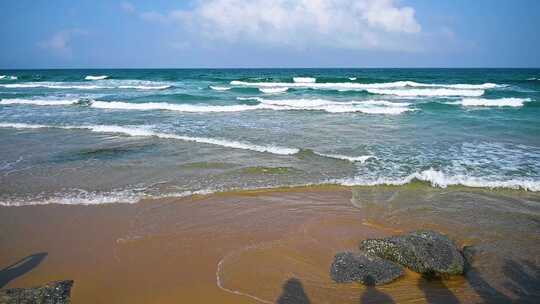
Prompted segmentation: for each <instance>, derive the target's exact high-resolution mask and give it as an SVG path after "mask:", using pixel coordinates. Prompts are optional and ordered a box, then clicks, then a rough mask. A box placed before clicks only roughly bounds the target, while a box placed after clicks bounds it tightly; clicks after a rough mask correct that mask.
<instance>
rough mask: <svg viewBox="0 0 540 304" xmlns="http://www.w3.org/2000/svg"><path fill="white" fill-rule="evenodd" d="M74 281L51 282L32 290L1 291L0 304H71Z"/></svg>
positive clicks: (13, 289) (14, 289)
mask: <svg viewBox="0 0 540 304" xmlns="http://www.w3.org/2000/svg"><path fill="white" fill-rule="evenodd" d="M72 286H73V281H56V282H50V283H47V284H45V285H43V286H39V287H31V288H12V289H6V290H1V291H0V304H69V303H71V299H70V297H71V287H72Z"/></svg>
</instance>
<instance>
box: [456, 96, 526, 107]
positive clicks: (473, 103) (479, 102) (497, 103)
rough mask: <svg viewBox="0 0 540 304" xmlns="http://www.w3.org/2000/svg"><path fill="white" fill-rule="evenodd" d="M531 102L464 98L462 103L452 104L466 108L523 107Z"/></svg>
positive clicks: (512, 99) (524, 100)
mask: <svg viewBox="0 0 540 304" xmlns="http://www.w3.org/2000/svg"><path fill="white" fill-rule="evenodd" d="M529 101H531V99H530V98H499V99H484V98H464V99H462V100H461V101H457V102H450V104H458V105H462V106H464V107H522V106H523V104H524V103H525V102H529Z"/></svg>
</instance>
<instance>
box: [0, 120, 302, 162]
mask: <svg viewBox="0 0 540 304" xmlns="http://www.w3.org/2000/svg"><path fill="white" fill-rule="evenodd" d="M0 128H15V129H40V128H58V129H84V130H90V131H92V132H96V133H116V134H123V135H128V136H143V137H158V138H164V139H176V140H182V141H188V142H197V143H204V144H209V145H216V146H222V147H227V148H233V149H242V150H251V151H256V152H265V153H272V154H277V155H292V154H296V153H298V152H299V151H300V150H299V149H296V148H285V147H279V146H275V145H269V146H262V145H255V144H251V143H245V142H239V141H233V140H226V139H216V138H207V137H191V136H182V135H176V134H169V133H160V132H155V131H153V130H152V129H151V127H148V126H143V127H132V126H129V127H128V126H117V125H88V126H61V125H59V126H57V125H38V124H36V125H35V124H22V123H0Z"/></svg>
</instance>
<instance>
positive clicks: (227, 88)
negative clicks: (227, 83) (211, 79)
mask: <svg viewBox="0 0 540 304" xmlns="http://www.w3.org/2000/svg"><path fill="white" fill-rule="evenodd" d="M210 89H212V90H214V91H228V90H230V89H231V88H230V87H220V86H210Z"/></svg>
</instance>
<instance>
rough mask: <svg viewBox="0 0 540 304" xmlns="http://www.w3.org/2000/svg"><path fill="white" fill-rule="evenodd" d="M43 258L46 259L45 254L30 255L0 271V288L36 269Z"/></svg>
mask: <svg viewBox="0 0 540 304" xmlns="http://www.w3.org/2000/svg"><path fill="white" fill-rule="evenodd" d="M45 257H47V253H46V252H40V253H36V254H32V255H29V256H27V257H25V258H24V259H21V260H19V261H17V262H16V263H14V264H11V265H9V266H8V267H6V268H4V269H2V270H0V288H2V287H4V286H6V285H7V284H8V283H9V282H10V281H12V280H14V279H16V278H18V277H20V276H22V275H24V274H25V273H27V272H29V271H31V270H32V269H34V268H36V267H37V266H38V265H39V264H41V262H42V261H43V260H44V259H45Z"/></svg>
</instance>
